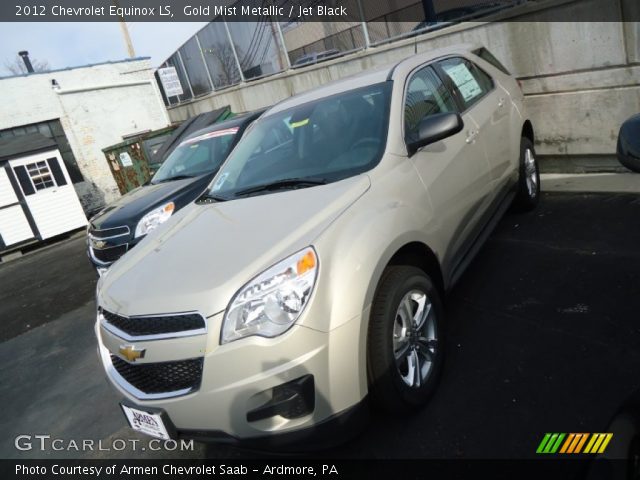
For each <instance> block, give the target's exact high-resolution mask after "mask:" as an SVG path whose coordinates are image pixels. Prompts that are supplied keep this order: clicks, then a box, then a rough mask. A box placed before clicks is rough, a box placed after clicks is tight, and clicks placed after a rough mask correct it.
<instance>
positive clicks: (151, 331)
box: [102, 310, 205, 336]
mask: <svg viewBox="0 0 640 480" xmlns="http://www.w3.org/2000/svg"><path fill="white" fill-rule="evenodd" d="M102 316H103V317H104V319H105V321H106V322H107V323H109V324H111V325H113V326H114V327H116V328H117V329H118V330H122V331H123V332H125V333H127V334H129V335H132V336H142V335H160V334H164V333H177V332H187V331H190V330H200V329H202V328H204V326H205V323H204V318H202V315H200V314H197V313H185V314H179V315H169V316H162V317H123V316H120V315H116V314H115V313H111V312H107V311H106V310H103V311H102Z"/></svg>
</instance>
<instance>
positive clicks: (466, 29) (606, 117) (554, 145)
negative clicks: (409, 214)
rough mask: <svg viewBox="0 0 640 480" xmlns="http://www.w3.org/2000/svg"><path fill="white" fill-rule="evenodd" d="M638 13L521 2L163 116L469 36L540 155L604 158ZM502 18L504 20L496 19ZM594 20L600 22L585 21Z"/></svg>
mask: <svg viewBox="0 0 640 480" xmlns="http://www.w3.org/2000/svg"><path fill="white" fill-rule="evenodd" d="M568 9H570V10H568ZM634 9H635V10H634ZM638 9H640V2H637V0H580V1H577V0H553V1H548V2H541V3H540V4H539V5H525V6H522V7H517V8H514V9H512V10H511V11H510V12H508V13H505V14H503V16H502V17H500V16H499V15H498V16H496V17H494V19H495V20H496V21H494V22H490V23H467V24H463V25H455V26H452V27H449V28H446V29H443V30H440V31H437V32H432V33H427V34H424V35H421V36H419V37H416V38H413V39H407V40H401V41H398V42H394V43H392V44H389V45H385V46H381V47H376V48H371V49H368V50H366V51H362V52H358V53H355V54H352V55H349V56H346V57H343V58H340V59H337V60H333V61H330V62H326V63H322V64H319V65H315V66H311V67H307V68H305V69H300V70H295V71H289V72H284V73H281V74H278V75H274V76H272V77H269V78H266V79H262V80H259V81H256V82H251V83H248V84H243V85H239V86H236V87H233V88H230V89H227V90H224V91H223V92H220V93H212V94H209V95H207V96H205V97H202V98H199V99H197V100H195V101H192V102H190V103H187V104H183V105H180V106H175V107H172V108H170V109H169V115H170V117H171V118H172V120H174V121H175V120H183V119H185V118H187V117H189V116H191V115H193V114H196V113H201V112H204V111H207V110H211V109H214V108H218V107H221V106H224V105H231V107H232V108H233V110H234V111H242V110H251V109H255V108H260V107H263V106H266V105H269V104H272V103H275V102H277V101H280V100H282V99H285V98H288V97H290V96H292V95H295V94H296V93H300V92H303V91H305V90H308V89H310V88H313V87H316V86H319V85H322V84H325V83H326V82H328V81H331V80H334V79H338V78H342V77H345V76H348V75H351V74H354V73H357V72H359V71H362V70H365V69H368V68H372V67H374V66H377V65H383V64H387V63H391V62H396V61H398V60H400V59H402V58H405V57H407V56H410V55H412V54H414V51H416V50H417V51H418V52H424V51H427V50H429V49H433V48H437V47H441V46H446V45H451V44H455V43H463V42H471V43H479V44H483V45H485V46H487V47H488V48H489V49H490V50H491V51H492V52H493V53H494V54H495V55H496V56H497V57H498V58H499V59H500V60H501V61H502V62H503V63H504V64H505V66H506V67H507V68H509V69H510V70H511V71H512V72H513V73H514V75H516V76H517V77H519V78H520V79H521V80H522V84H523V90H524V92H525V94H526V96H527V106H528V109H529V112H530V117H531V119H532V120H533V122H534V127H535V130H536V134H537V138H536V143H537V149H538V153H539V154H542V155H545V156H546V157H547V158H548V159H554V160H557V159H560V160H562V161H564V162H566V161H567V160H572V159H577V158H582V159H584V158H589V157H593V158H598V159H602V158H609V159H611V158H613V157H612V156H613V154H614V153H615V142H616V137H617V132H618V128H619V126H620V124H621V123H622V122H623V121H624V120H625V119H626V118H628V117H629V116H631V115H632V114H634V113H637V112H639V111H640V27H639V26H638V23H632V22H625V21H624V20H625V19H630V18H636V19H637V18H638V17H639V15H638V13H639V12H637V11H636V10H638ZM567 11H569V12H570V16H568V15H564V18H569V17H570V18H575V21H574V22H570V23H567V22H555V21H553V20H554V19H556V18H558V16H562V15H563V14H565V13H566V12H567ZM594 12H597V13H594ZM507 14H508V15H509V18H508V19H509V21H500V19H501V18H502V19H504V15H507ZM594 18H598V19H602V20H608V21H600V22H590V21H585V20H592V19H594ZM581 20H583V21H581Z"/></svg>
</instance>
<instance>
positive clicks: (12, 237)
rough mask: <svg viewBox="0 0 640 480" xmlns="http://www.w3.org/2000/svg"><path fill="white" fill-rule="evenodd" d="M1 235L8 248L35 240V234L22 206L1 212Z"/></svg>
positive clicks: (4, 209)
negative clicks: (25, 241)
mask: <svg viewBox="0 0 640 480" xmlns="http://www.w3.org/2000/svg"><path fill="white" fill-rule="evenodd" d="M0 235H2V240H3V241H4V243H5V245H6V246H10V245H13V244H14V243H18V242H22V241H23V240H28V239H30V238H33V232H32V231H31V227H30V226H29V222H27V218H26V217H25V216H24V212H23V211H22V207H21V206H20V205H14V206H13V207H9V208H3V209H2V210H0Z"/></svg>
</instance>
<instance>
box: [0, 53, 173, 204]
mask: <svg viewBox="0 0 640 480" xmlns="http://www.w3.org/2000/svg"><path fill="white" fill-rule="evenodd" d="M52 80H55V81H56V82H57V84H58V86H59V88H55V89H54V88H52V83H51V82H52ZM154 82H155V80H154V78H153V69H152V68H151V65H150V63H149V61H148V59H132V60H126V61H122V62H115V63H105V64H100V65H93V66H86V67H79V68H71V69H67V70H59V71H52V72H48V73H37V74H31V75H26V76H17V77H7V78H2V79H0V105H2V108H1V109H0V129H5V128H10V127H17V126H21V125H28V124H32V123H36V122H42V121H45V120H52V119H56V118H57V119H60V121H61V124H62V127H63V129H64V131H65V134H66V136H67V138H68V140H69V143H70V145H71V149H72V150H73V154H74V156H75V158H76V161H77V163H78V167H79V168H80V171H81V172H82V175H83V176H84V178H85V182H82V183H80V184H76V191H77V192H78V195H79V196H80V200H81V202H82V204H83V207H84V208H85V211H87V212H91V211H95V210H96V209H97V208H100V207H101V206H103V205H104V204H105V203H109V202H111V201H113V200H114V199H116V198H118V196H119V192H118V188H117V186H116V183H115V181H114V180H113V177H112V175H111V171H110V170H109V166H108V165H107V161H106V159H105V157H104V154H103V153H102V149H103V148H105V147H108V146H110V145H113V144H115V143H119V142H121V141H122V140H123V136H125V135H129V134H132V133H136V132H141V131H145V130H156V129H158V128H163V127H165V126H167V125H168V123H169V119H168V116H167V113H166V110H165V107H164V104H163V103H162V99H161V98H160V96H159V92H158V90H157V87H156V86H155V83H154Z"/></svg>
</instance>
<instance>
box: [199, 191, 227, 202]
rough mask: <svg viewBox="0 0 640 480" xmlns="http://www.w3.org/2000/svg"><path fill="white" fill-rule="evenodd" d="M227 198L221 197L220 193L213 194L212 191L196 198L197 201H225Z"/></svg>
mask: <svg viewBox="0 0 640 480" xmlns="http://www.w3.org/2000/svg"><path fill="white" fill-rule="evenodd" d="M228 200H229V198H227V197H223V196H221V195H215V194H212V193H205V194H203V195H202V196H201V197H200V198H198V200H197V201H198V203H210V202H216V203H218V202H226V201H228Z"/></svg>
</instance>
